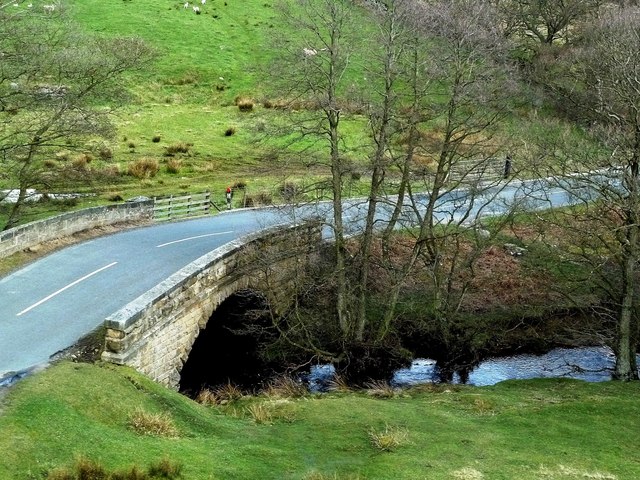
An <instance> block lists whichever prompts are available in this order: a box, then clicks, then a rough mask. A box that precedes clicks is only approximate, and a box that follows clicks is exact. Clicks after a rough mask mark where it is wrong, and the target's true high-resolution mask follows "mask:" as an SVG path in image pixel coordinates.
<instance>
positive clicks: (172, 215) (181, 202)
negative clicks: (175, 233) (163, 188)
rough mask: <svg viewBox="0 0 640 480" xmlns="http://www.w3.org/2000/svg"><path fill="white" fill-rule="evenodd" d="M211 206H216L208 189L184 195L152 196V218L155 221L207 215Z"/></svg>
mask: <svg viewBox="0 0 640 480" xmlns="http://www.w3.org/2000/svg"><path fill="white" fill-rule="evenodd" d="M211 208H216V207H215V205H214V204H213V203H212V202H211V193H210V192H209V191H206V192H202V193H193V194H185V195H170V196H168V197H154V199H153V219H154V220H155V221H159V222H162V221H171V220H179V219H181V218H191V217H201V216H205V215H209V214H210V213H211Z"/></svg>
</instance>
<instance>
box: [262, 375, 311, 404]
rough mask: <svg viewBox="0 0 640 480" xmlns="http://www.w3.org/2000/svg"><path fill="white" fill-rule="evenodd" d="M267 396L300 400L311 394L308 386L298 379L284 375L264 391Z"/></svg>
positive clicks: (270, 383)
mask: <svg viewBox="0 0 640 480" xmlns="http://www.w3.org/2000/svg"><path fill="white" fill-rule="evenodd" d="M264 393H265V395H267V396H269V397H274V398H300V397H304V396H305V395H307V394H308V393H309V390H308V389H307V386H306V385H305V384H304V383H302V382H301V381H300V380H298V379H297V378H294V377H292V376H290V375H283V376H281V377H278V378H276V379H274V380H272V381H271V382H269V385H268V386H267V388H266V389H265V391H264Z"/></svg>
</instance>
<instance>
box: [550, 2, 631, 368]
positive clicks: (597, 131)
mask: <svg viewBox="0 0 640 480" xmlns="http://www.w3.org/2000/svg"><path fill="white" fill-rule="evenodd" d="M639 22H640V9H638V8H637V7H613V6H612V7H610V8H609V9H608V10H607V11H606V12H603V14H602V15H601V18H600V19H599V20H598V21H597V22H596V23H595V24H594V25H593V26H592V28H591V29H590V30H589V32H588V33H587V34H586V35H585V41H584V44H583V46H582V47H581V48H580V49H579V50H576V51H574V52H573V54H572V56H568V58H567V59H566V63H567V65H566V66H565V67H566V68H565V69H564V72H565V76H564V77H563V78H561V79H557V82H558V83H561V84H562V85H561V87H560V88H554V90H555V91H556V92H562V93H563V94H564V95H565V98H567V101H572V102H573V104H575V105H580V108H581V110H580V112H581V113H582V115H583V117H582V118H583V122H584V123H585V124H588V125H589V126H590V128H589V132H590V133H591V134H593V135H594V137H595V138H596V139H598V140H599V141H601V142H602V144H603V145H604V147H605V148H603V149H602V150H601V151H598V150H595V151H589V150H582V151H573V150H569V151H567V146H565V148H564V149H563V148H560V146H557V148H555V155H554V156H553V159H554V161H555V164H556V166H555V168H556V169H557V170H556V171H555V172H554V173H555V175H556V177H557V178H558V179H559V180H558V185H559V186H560V187H562V188H565V189H566V190H567V191H568V194H570V195H571V196H572V198H574V199H577V200H578V201H579V203H578V206H577V207H576V208H574V209H567V210H565V211H564V212H558V213H557V218H558V220H557V225H558V227H562V228H563V229H564V231H565V232H566V234H567V235H568V238H569V239H570V240H571V241H570V242H568V243H569V244H568V245H565V246H566V247H567V248H566V249H565V250H564V252H565V255H569V256H571V258H573V259H574V261H579V262H580V263H581V264H582V265H585V266H586V267H587V272H589V273H590V275H589V277H588V278H585V279H583V280H584V281H588V282H590V283H591V284H593V285H594V286H595V287H596V292H597V293H598V294H599V297H600V304H599V305H598V306H597V309H596V310H595V313H596V314H598V315H599V316H601V317H602V318H604V319H606V320H608V321H610V323H611V324H612V325H613V331H614V334H613V336H612V338H610V339H609V342H610V345H611V347H612V348H613V351H614V352H615V354H616V365H615V372H614V376H615V378H618V379H621V380H635V379H637V378H638V372H637V364H636V350H637V346H638V307H639V304H638V285H639V284H638V269H637V264H638V259H639V258H640V231H639V228H640V189H639V187H640V176H639V175H640V83H639V82H638V78H640V58H639V57H638V54H637V52H638V49H639V48H640V35H639V32H638V24H639ZM552 87H555V86H554V85H552ZM560 153H561V154H562V157H559V154H560ZM547 168H549V166H547ZM577 169H580V170H582V171H587V172H590V173H589V174H583V175H580V176H576V174H575V171H576V170H577Z"/></svg>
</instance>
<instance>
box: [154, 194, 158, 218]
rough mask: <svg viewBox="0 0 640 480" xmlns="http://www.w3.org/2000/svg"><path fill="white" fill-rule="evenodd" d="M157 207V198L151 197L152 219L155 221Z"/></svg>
mask: <svg viewBox="0 0 640 480" xmlns="http://www.w3.org/2000/svg"><path fill="white" fill-rule="evenodd" d="M157 206H158V197H153V219H154V220H155V219H156V207H157Z"/></svg>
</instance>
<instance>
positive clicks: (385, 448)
mask: <svg viewBox="0 0 640 480" xmlns="http://www.w3.org/2000/svg"><path fill="white" fill-rule="evenodd" d="M369 440H370V441H371V444H372V445H373V446H374V447H376V448H377V449H378V450H380V451H382V452H392V451H393V450H395V449H397V448H398V447H401V446H402V445H405V444H406V443H407V442H408V441H409V432H408V431H407V429H405V428H400V427H393V426H390V425H385V427H384V429H383V430H379V431H378V430H373V429H372V430H369Z"/></svg>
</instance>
